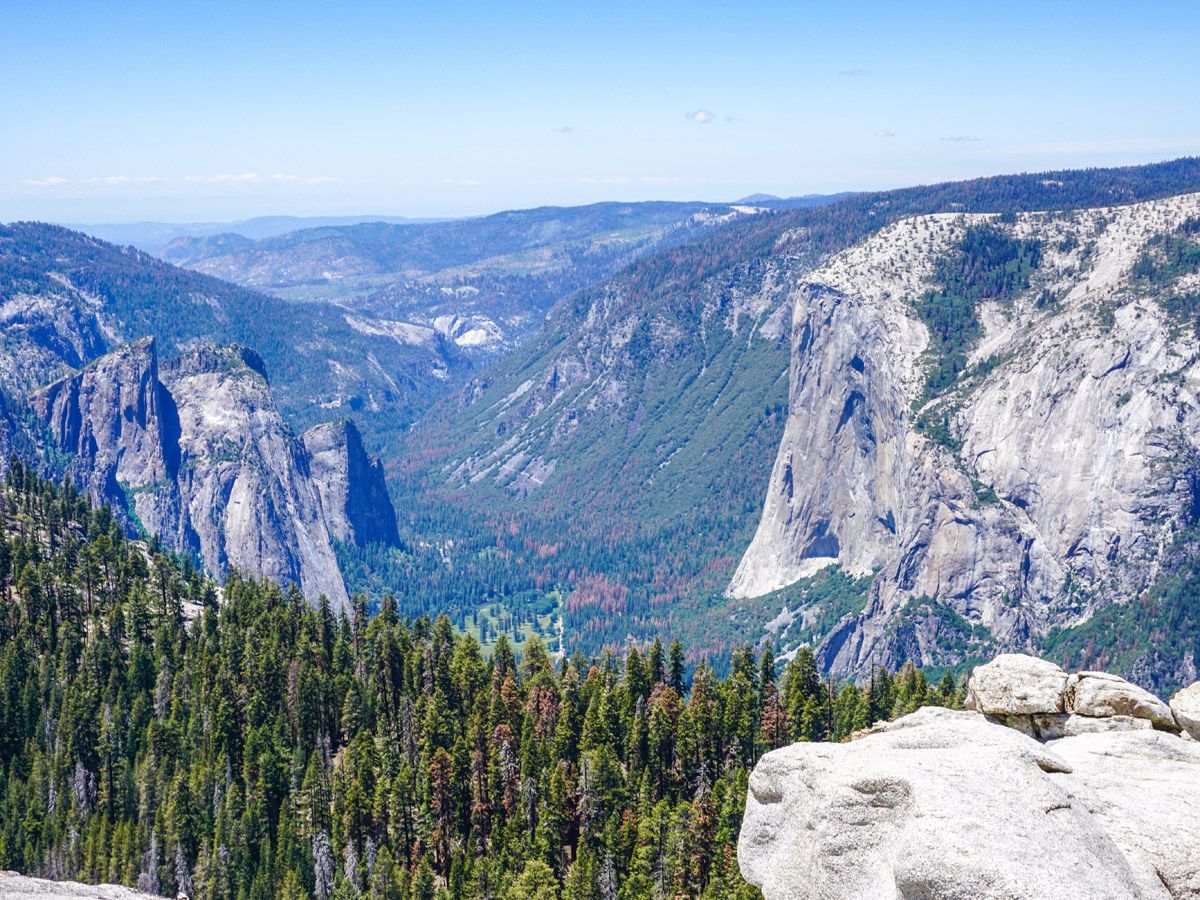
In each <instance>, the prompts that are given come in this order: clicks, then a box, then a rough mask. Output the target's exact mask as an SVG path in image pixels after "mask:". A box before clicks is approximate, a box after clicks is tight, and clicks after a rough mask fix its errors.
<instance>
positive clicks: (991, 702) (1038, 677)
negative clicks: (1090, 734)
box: [964, 653, 1067, 716]
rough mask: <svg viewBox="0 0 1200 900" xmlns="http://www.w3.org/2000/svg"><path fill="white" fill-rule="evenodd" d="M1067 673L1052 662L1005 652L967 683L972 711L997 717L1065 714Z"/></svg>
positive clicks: (978, 669) (969, 707)
mask: <svg viewBox="0 0 1200 900" xmlns="http://www.w3.org/2000/svg"><path fill="white" fill-rule="evenodd" d="M1066 687H1067V673H1066V672H1064V671H1063V670H1062V669H1061V668H1059V667H1058V666H1056V665H1055V664H1054V663H1052V662H1047V661H1046V660H1044V659H1038V658H1037V657H1035V656H1025V655H1024V654H1021V653H1003V654H1001V655H1000V656H997V657H996V658H995V659H993V660H992V661H991V662H990V663H987V664H986V665H982V666H978V667H976V669H975V671H974V672H972V673H971V679H970V681H969V682H968V683H967V697H966V702H965V704H964V705H965V706H966V708H967V709H968V710H974V711H976V712H981V713H986V714H988V715H997V716H1029V715H1046V714H1055V713H1063V712H1066V711H1067V710H1066V709H1065V707H1064V699H1063V693H1064V691H1065V690H1066Z"/></svg>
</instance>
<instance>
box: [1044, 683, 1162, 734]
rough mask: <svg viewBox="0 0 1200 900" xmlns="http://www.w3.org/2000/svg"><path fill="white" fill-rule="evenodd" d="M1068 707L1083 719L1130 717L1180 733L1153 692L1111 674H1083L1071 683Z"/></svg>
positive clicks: (1068, 689)
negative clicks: (1085, 717)
mask: <svg viewBox="0 0 1200 900" xmlns="http://www.w3.org/2000/svg"><path fill="white" fill-rule="evenodd" d="M1066 697H1067V706H1068V709H1069V711H1070V712H1074V713H1076V714H1077V715H1080V716H1093V717H1101V716H1130V717H1132V718H1135V719H1148V720H1149V721H1150V723H1151V724H1152V725H1154V726H1155V727H1156V728H1164V729H1167V730H1169V731H1178V730H1179V726H1177V725H1176V724H1175V718H1174V716H1172V715H1171V709H1170V707H1168V706H1167V704H1165V703H1163V701H1161V700H1159V699H1158V698H1157V697H1155V696H1154V695H1153V694H1151V693H1150V692H1149V691H1147V690H1144V689H1143V688H1140V687H1138V686H1137V685H1136V684H1130V683H1129V682H1128V681H1126V680H1125V679H1124V678H1121V677H1119V676H1117V675H1109V674H1108V673H1107V672H1080V673H1078V674H1076V675H1072V676H1071V677H1070V678H1069V679H1068V680H1067V689H1066Z"/></svg>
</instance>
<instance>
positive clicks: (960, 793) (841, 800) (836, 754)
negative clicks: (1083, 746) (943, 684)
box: [738, 676, 1182, 900]
mask: <svg viewBox="0 0 1200 900" xmlns="http://www.w3.org/2000/svg"><path fill="white" fill-rule="evenodd" d="M1064 680H1065V676H1064ZM1100 737H1103V736H1100ZM1071 740H1079V739H1078V738H1072V739H1071ZM1180 743H1181V744H1182V742H1180ZM1070 771H1071V767H1070V764H1069V763H1068V762H1067V761H1066V760H1065V759H1064V758H1062V757H1061V756H1059V755H1058V754H1056V753H1054V752H1052V751H1051V750H1048V749H1047V748H1046V747H1045V746H1043V745H1042V744H1039V743H1038V742H1037V741H1035V740H1032V739H1030V738H1028V737H1026V736H1024V735H1022V734H1020V733H1018V732H1016V731H1014V730H1012V729H1009V728H1003V727H1000V726H997V725H995V724H992V723H990V722H988V721H987V719H986V718H985V717H984V716H982V715H979V714H976V713H971V712H954V711H950V710H944V709H933V708H925V709H922V710H920V711H918V712H916V713H913V714H912V715H910V716H905V717H904V718H902V719H899V720H897V721H896V722H893V723H891V724H890V725H888V726H886V727H884V728H883V729H882V730H879V731H876V732H875V733H872V734H868V735H864V736H863V737H861V738H860V739H859V740H856V741H853V742H851V743H848V744H824V743H809V744H804V743H802V744H794V745H792V746H790V747H785V748H783V749H780V750H776V751H774V752H772V753H769V754H767V755H766V756H764V757H763V758H762V759H761V760H760V761H759V764H758V765H757V766H756V767H755V769H754V772H753V773H752V775H751V777H750V789H749V794H748V797H747V801H746V813H745V821H744V823H743V826H742V833H741V837H740V840H739V842H738V862H739V864H740V865H741V869H742V874H743V875H744V876H745V877H746V879H747V880H748V881H750V882H751V883H753V884H756V885H758V886H760V887H761V888H762V890H763V894H764V896H765V897H766V900H802V898H805V900H807V898H813V900H816V898H822V900H839V898H847V900H849V898H888V900H892V898H896V897H902V898H918V897H921V898H932V897H937V898H939V900H959V898H961V900H967V898H972V900H986V898H1006V900H1023V898H1035V897H1036V898H1043V897H1049V896H1054V897H1059V898H1064V900H1070V898H1081V900H1082V898H1095V897H1105V898H1110V900H1121V898H1134V897H1168V896H1170V895H1169V894H1168V893H1167V892H1166V890H1165V888H1162V886H1161V885H1160V889H1159V890H1158V891H1157V892H1156V893H1154V892H1151V893H1147V892H1145V890H1144V889H1143V887H1142V879H1141V878H1140V877H1139V876H1138V875H1137V874H1135V872H1134V870H1133V868H1132V867H1131V865H1130V863H1129V861H1128V860H1127V859H1126V857H1125V854H1124V852H1123V851H1122V848H1121V847H1120V845H1119V844H1118V843H1117V842H1116V841H1115V840H1114V838H1113V837H1112V836H1111V835H1109V834H1108V832H1107V831H1106V830H1105V828H1104V827H1103V823H1102V822H1101V820H1100V819H1098V818H1097V817H1096V816H1094V815H1093V814H1092V813H1091V811H1090V810H1091V807H1093V806H1095V805H1097V802H1098V801H1096V800H1095V799H1094V797H1092V796H1090V795H1089V796H1088V797H1087V798H1086V800H1085V799H1081V797H1080V795H1079V794H1078V792H1077V791H1076V789H1075V787H1074V785H1073V784H1072V782H1071V781H1070V779H1069V773H1070Z"/></svg>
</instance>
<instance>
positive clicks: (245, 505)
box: [30, 339, 398, 605]
mask: <svg viewBox="0 0 1200 900" xmlns="http://www.w3.org/2000/svg"><path fill="white" fill-rule="evenodd" d="M30 402H31V406H32V407H33V409H34V411H35V412H36V413H37V414H38V415H39V416H40V418H41V419H42V420H43V421H44V423H45V425H46V430H47V434H48V439H49V441H50V442H51V444H52V446H53V447H54V449H55V450H56V451H57V452H58V453H59V454H61V455H62V457H63V458H64V459H65V460H66V463H65V466H66V474H68V475H69V476H70V477H72V478H74V479H75V480H76V481H77V482H78V483H79V484H80V485H81V486H82V487H84V488H85V489H86V491H87V493H88V494H89V495H90V496H91V497H93V499H95V500H97V501H99V502H107V503H110V504H112V505H113V506H114V507H115V509H116V510H117V511H118V515H121V514H122V512H123V514H124V518H125V521H126V524H127V526H128V527H129V528H130V529H131V530H141V531H144V532H145V533H147V534H156V535H159V536H160V538H161V539H162V540H163V542H164V543H165V545H166V546H167V547H169V548H171V549H173V550H177V551H180V552H183V553H188V554H193V555H195V556H197V557H198V558H199V559H201V560H202V561H203V563H204V566H205V568H206V569H207V570H208V571H209V572H210V573H212V574H214V575H222V574H223V573H224V572H226V571H227V570H228V569H229V568H230V567H235V568H237V569H239V570H241V571H243V572H245V573H248V574H251V575H254V576H261V577H267V578H272V579H276V580H278V581H281V582H283V583H292V582H294V583H296V584H298V585H299V586H300V588H301V590H302V591H304V593H305V595H306V596H308V597H310V598H311V599H314V600H315V599H316V598H317V597H318V596H319V595H321V594H324V595H325V596H327V597H328V598H329V599H330V601H331V602H333V603H334V604H335V605H341V604H344V603H345V602H346V600H347V595H346V588H345V585H344V584H343V583H342V579H341V575H340V574H339V571H338V565H337V559H336V557H335V554H334V551H333V545H332V541H333V540H334V539H338V540H353V541H355V542H359V543H365V542H373V541H382V542H386V543H392V544H395V543H397V542H398V537H397V535H396V522H395V513H394V511H393V509H392V506H391V502H390V500H389V499H388V496H387V490H386V486H385V485H384V482H383V471H382V468H381V467H380V466H379V464H378V462H376V461H374V460H372V459H371V458H370V457H369V456H368V455H367V453H366V450H365V449H364V448H363V445H362V441H361V439H360V437H359V436H358V432H357V430H356V429H355V428H354V425H353V424H352V423H349V422H342V423H339V424H337V425H326V426H317V427H316V428H314V429H312V430H311V431H310V432H309V433H308V434H306V435H305V436H304V437H303V438H301V437H298V436H296V435H295V434H294V433H293V431H292V430H291V429H290V428H289V426H288V425H287V423H286V422H285V421H284V419H283V417H282V416H281V414H280V413H279V411H278V409H277V408H276V406H275V402H274V398H273V396H272V393H271V389H270V385H269V383H268V381H267V375H266V370H265V368H264V366H263V363H262V361H261V360H260V359H259V358H258V356H257V355H256V354H254V353H253V351H250V350H246V349H244V348H239V347H216V346H212V345H201V346H198V347H196V348H194V349H193V350H191V351H189V352H187V353H185V354H183V355H182V356H179V357H176V358H174V359H171V360H169V361H167V362H166V363H165V364H163V365H162V366H161V367H160V364H159V361H158V355H157V352H156V348H155V344H154V342H153V341H152V340H149V339H147V340H143V341H139V342H137V343H135V344H132V345H129V346H127V347H122V348H119V349H117V350H115V351H113V352H112V353H110V354H107V355H105V356H103V357H101V358H100V359H98V360H95V361H94V362H92V363H91V364H90V365H88V366H87V367H85V368H84V369H82V370H80V371H77V372H73V373H71V374H69V375H67V376H65V377H64V378H61V379H59V380H58V381H56V382H54V383H52V384H50V385H49V386H47V387H45V388H43V389H41V390H39V391H37V392H36V393H34V394H33V395H32V397H31V401H30Z"/></svg>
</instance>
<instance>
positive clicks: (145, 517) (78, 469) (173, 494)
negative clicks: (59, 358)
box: [29, 339, 192, 549]
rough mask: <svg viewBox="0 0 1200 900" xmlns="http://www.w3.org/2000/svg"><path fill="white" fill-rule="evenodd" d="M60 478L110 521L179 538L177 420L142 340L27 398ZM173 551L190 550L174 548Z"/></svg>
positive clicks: (150, 347) (148, 343)
mask: <svg viewBox="0 0 1200 900" xmlns="http://www.w3.org/2000/svg"><path fill="white" fill-rule="evenodd" d="M29 403H30V406H31V407H32V408H33V410H34V412H35V413H36V414H37V415H38V416H39V417H40V418H41V419H42V420H43V421H44V422H45V424H46V426H47V431H48V434H49V439H50V441H51V442H52V444H53V448H54V450H55V451H56V452H57V453H59V454H62V455H64V456H66V457H68V458H69V459H70V462H69V463H68V464H67V475H68V476H69V477H71V478H73V479H74V480H75V481H76V483H78V484H79V486H80V488H81V489H83V490H84V491H85V492H86V493H87V494H88V495H89V496H90V497H91V498H92V499H93V500H95V501H99V502H109V503H112V504H113V506H114V508H115V511H116V513H117V515H118V516H119V517H121V516H123V517H124V518H126V519H129V518H132V517H137V518H138V519H141V520H142V521H143V523H144V524H145V527H146V528H147V529H148V530H149V531H150V532H151V533H155V534H162V535H180V534H181V533H182V532H183V531H184V530H185V524H184V522H183V521H182V519H181V512H180V504H179V491H178V489H177V486H176V484H175V480H176V478H177V476H178V474H179V462H180V459H179V437H180V435H179V414H178V410H177V409H176V407H175V401H174V399H173V398H172V396H171V394H170V393H169V392H168V391H167V389H166V388H165V387H164V386H163V384H162V382H161V381H160V380H159V372H158V354H157V352H156V348H155V345H154V342H153V341H152V340H150V339H146V340H143V341H139V342H137V343H135V344H131V345H129V346H127V347H123V348H120V349H118V350H116V351H114V352H113V353H110V354H108V355H107V356H103V357H101V358H100V359H98V360H96V361H95V362H94V363H92V364H91V365H89V366H87V367H86V368H84V369H82V370H80V371H78V372H74V373H72V374H70V375H67V376H66V377H64V378H61V379H59V380H58V381H56V382H54V383H53V384H50V385H49V386H47V387H45V388H43V389H41V390H40V391H37V392H36V393H34V394H33V395H32V396H31V397H30V400H29ZM178 549H192V548H190V547H188V546H187V545H186V544H181V545H179V546H178Z"/></svg>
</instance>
